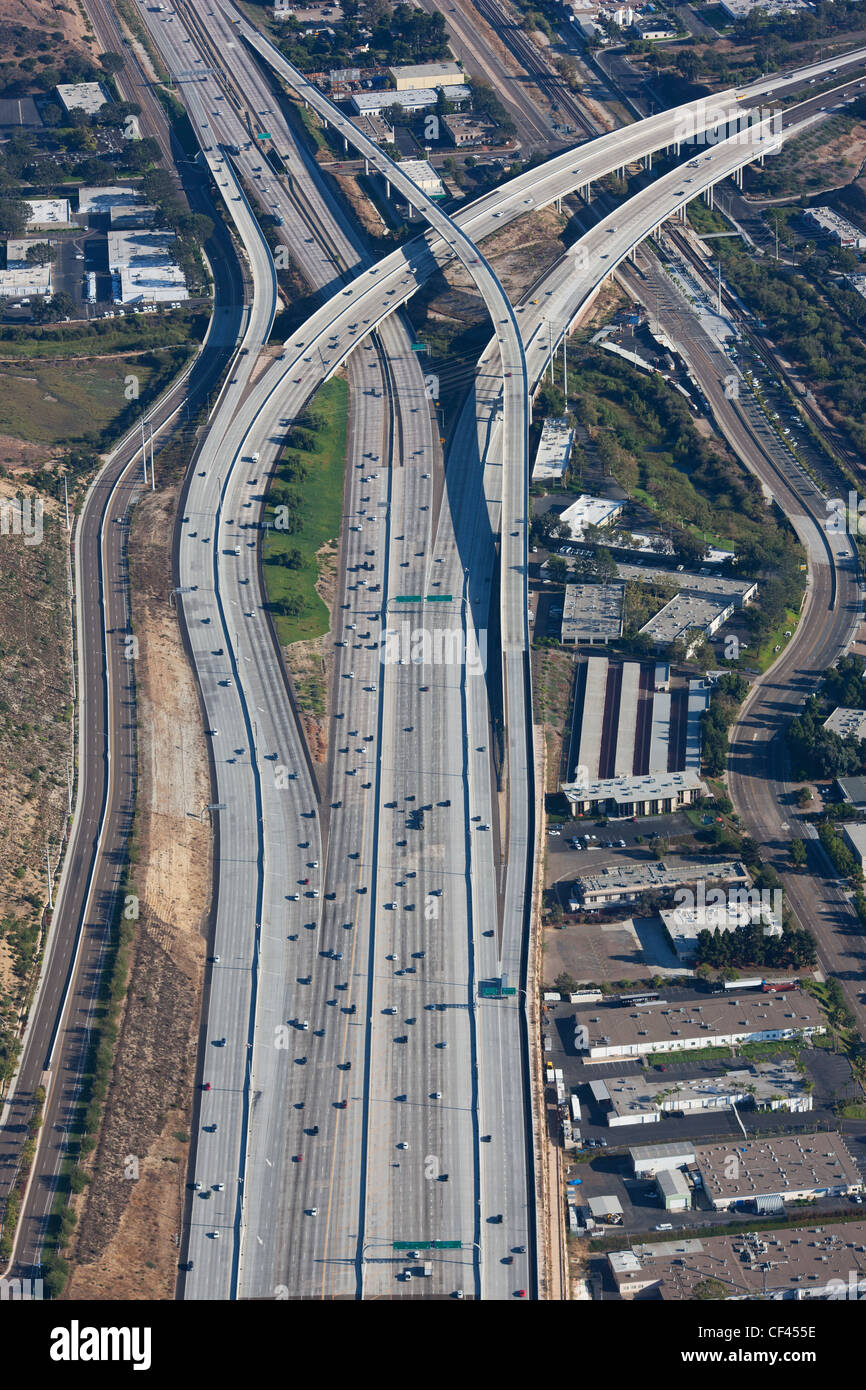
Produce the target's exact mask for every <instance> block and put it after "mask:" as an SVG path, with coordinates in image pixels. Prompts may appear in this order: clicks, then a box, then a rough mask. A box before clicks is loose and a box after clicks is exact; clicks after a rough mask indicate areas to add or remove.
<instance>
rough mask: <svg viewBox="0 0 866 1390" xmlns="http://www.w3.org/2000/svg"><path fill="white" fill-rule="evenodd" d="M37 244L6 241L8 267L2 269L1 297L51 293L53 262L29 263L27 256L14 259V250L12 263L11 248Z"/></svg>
mask: <svg viewBox="0 0 866 1390" xmlns="http://www.w3.org/2000/svg"><path fill="white" fill-rule="evenodd" d="M28 245H30V246H35V245H36V243H35V242H25V241H17V242H12V241H7V243H6V269H5V270H0V298H3V299H19V298H21V297H23V296H29V295H34V294H51V293H52V278H51V262H50V261H47V262H46V263H45V265H29V264H28V262H27V260H26V257H25V259H23V260H18V259H14V257H15V256H16V254H17V252H16V251H14V250H13V253H12V254H13V263H10V259H9V256H10V251H9V248H10V247H13V248H20V247H26V246H28Z"/></svg>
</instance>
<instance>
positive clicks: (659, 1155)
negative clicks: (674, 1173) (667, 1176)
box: [628, 1143, 695, 1178]
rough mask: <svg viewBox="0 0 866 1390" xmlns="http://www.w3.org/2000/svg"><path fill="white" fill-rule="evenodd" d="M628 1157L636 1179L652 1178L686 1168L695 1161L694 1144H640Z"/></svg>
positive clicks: (630, 1150) (631, 1150) (629, 1152)
mask: <svg viewBox="0 0 866 1390" xmlns="http://www.w3.org/2000/svg"><path fill="white" fill-rule="evenodd" d="M628 1156H629V1158H630V1159H631V1165H632V1168H633V1170H634V1175H635V1177H636V1178H654V1177H655V1176H656V1174H658V1173H664V1172H668V1171H670V1170H671V1169H673V1168H687V1167H688V1166H689V1164H690V1163H694V1161H695V1146H694V1144H690V1143H685V1144H640V1145H638V1147H637V1148H634V1149H629V1151H628Z"/></svg>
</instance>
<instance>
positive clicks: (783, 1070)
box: [605, 1062, 807, 1122]
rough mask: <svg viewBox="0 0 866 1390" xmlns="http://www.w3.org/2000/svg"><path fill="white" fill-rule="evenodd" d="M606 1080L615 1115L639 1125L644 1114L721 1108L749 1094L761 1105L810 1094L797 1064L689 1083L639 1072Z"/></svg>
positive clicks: (757, 1067) (767, 1064)
mask: <svg viewBox="0 0 866 1390" xmlns="http://www.w3.org/2000/svg"><path fill="white" fill-rule="evenodd" d="M605 1081H606V1085H607V1088H608V1090H609V1091H610V1098H611V1101H612V1103H613V1113H614V1114H615V1115H617V1116H620V1117H623V1118H624V1117H626V1116H629V1115H633V1116H634V1117H635V1121H636V1122H637V1121H638V1120H639V1118H640V1116H641V1115H646V1114H654V1113H659V1112H661V1111H664V1110H702V1109H709V1108H713V1107H714V1106H719V1107H720V1108H721V1107H724V1106H726V1105H728V1106H729V1105H731V1104H733V1102H734V1101H736V1100H741V1099H743V1098H744V1097H745V1096H746V1095H752V1096H753V1098H754V1102H755V1105H757V1106H761V1105H767V1104H769V1102H770V1100H771V1099H772V1098H773V1097H775V1096H779V1097H781V1098H783V1099H784V1100H789V1101H790V1100H795V1099H800V1098H801V1097H805V1096H806V1095H807V1092H806V1090H805V1088H804V1078H803V1077H802V1076H801V1075H800V1073H799V1072H798V1070H797V1068H796V1067H795V1065H794V1063H793V1062H758V1063H756V1064H755V1065H754V1066H751V1067H746V1068H743V1069H741V1070H739V1071H727V1072H725V1073H724V1075H722V1076H697V1077H691V1078H690V1079H689V1080H688V1081H667V1080H658V1081H655V1080H650V1079H647V1078H646V1077H644V1076H643V1075H642V1074H641V1073H639V1072H638V1073H636V1074H634V1075H632V1076H608V1077H606V1078H605Z"/></svg>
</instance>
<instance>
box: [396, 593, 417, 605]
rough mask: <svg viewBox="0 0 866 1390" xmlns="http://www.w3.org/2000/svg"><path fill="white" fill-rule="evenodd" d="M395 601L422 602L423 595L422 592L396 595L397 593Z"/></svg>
mask: <svg viewBox="0 0 866 1390" xmlns="http://www.w3.org/2000/svg"><path fill="white" fill-rule="evenodd" d="M394 602H395V603H420V602H421V595H420V594H396V595H395V598H394Z"/></svg>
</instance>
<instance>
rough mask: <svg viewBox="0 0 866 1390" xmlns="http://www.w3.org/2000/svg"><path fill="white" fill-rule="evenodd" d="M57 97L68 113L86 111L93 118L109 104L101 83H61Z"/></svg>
mask: <svg viewBox="0 0 866 1390" xmlns="http://www.w3.org/2000/svg"><path fill="white" fill-rule="evenodd" d="M57 95H58V97H59V98H60V101H61V103H62V104H63V107H64V109H65V110H66V111H86V112H87V114H88V116H93V115H95V113H96V112H97V111H98V110H99V109H100V107H102V106H105V105H106V104H107V102H108V93H107V92H106V91H105V89H104V87H103V86H102V83H101V82H61V83H59V84H58V87H57Z"/></svg>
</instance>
